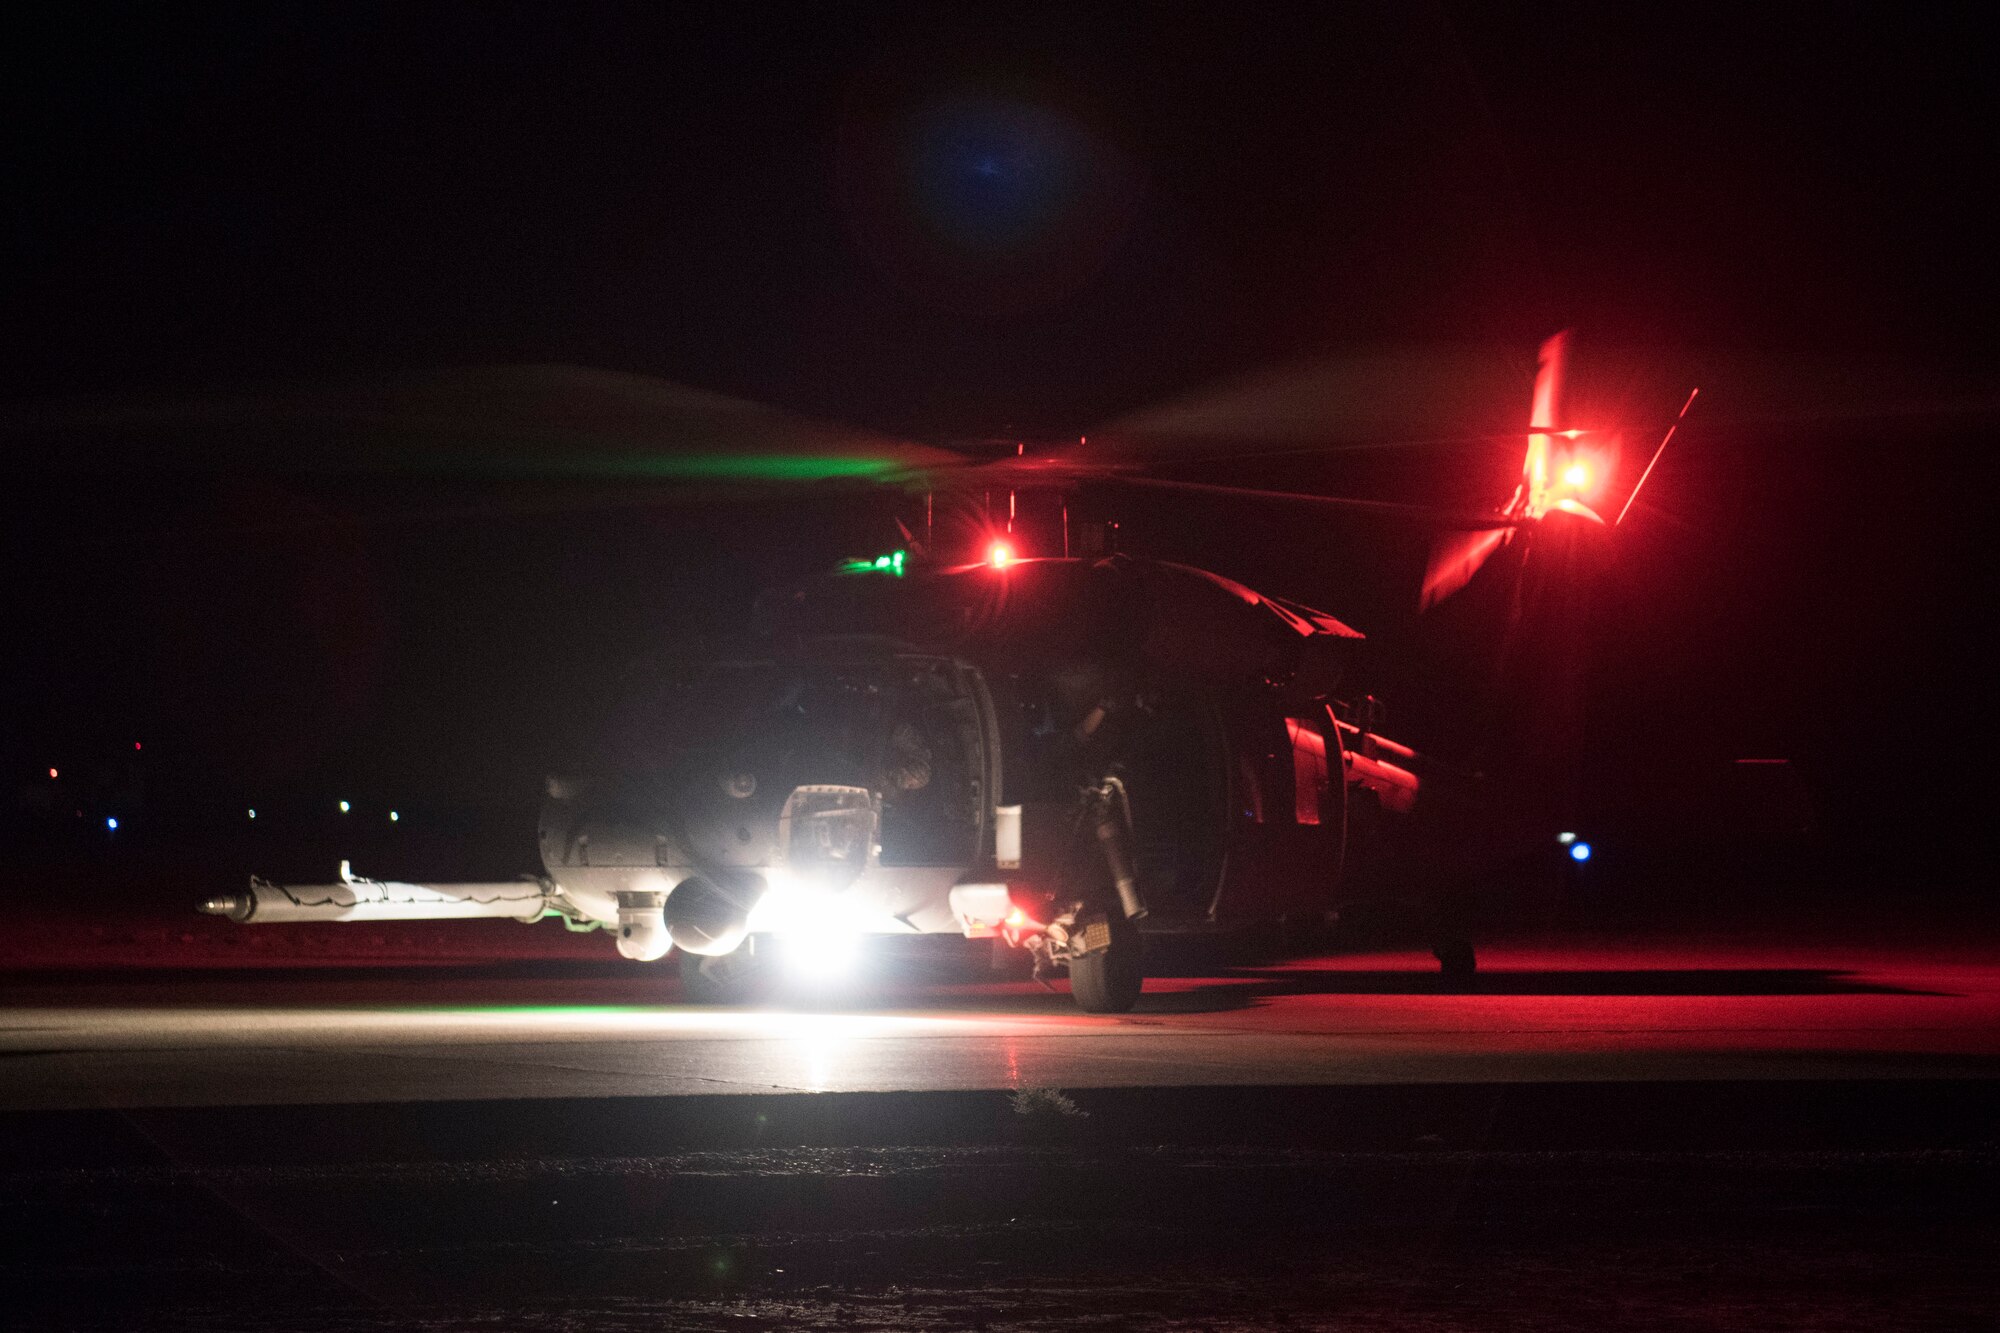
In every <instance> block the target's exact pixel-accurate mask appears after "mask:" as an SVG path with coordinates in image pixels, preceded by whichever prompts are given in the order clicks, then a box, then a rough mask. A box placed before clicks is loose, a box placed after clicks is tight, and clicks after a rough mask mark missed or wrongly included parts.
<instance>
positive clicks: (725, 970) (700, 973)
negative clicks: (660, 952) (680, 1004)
mask: <svg viewBox="0 0 2000 1333" xmlns="http://www.w3.org/2000/svg"><path fill="white" fill-rule="evenodd" d="M679 958H680V971H681V998H682V999H684V1000H686V1001H687V1002H688V1003H689V1004H753V1003H755V1002H756V1001H758V1000H760V999H762V998H763V997H764V991H765V989H766V986H765V982H766V979H767V978H766V975H765V973H766V969H765V968H764V967H762V966H760V965H759V960H758V958H757V956H756V955H755V954H754V953H753V952H752V951H751V946H750V943H749V942H748V941H745V942H744V943H743V944H740V945H738V946H737V947H736V949H735V950H734V951H733V952H731V953H726V954H721V955H719V956H716V957H712V958H711V957H708V956H705V955H703V954H698V953H688V952H687V951H686V950H682V951H681V952H680V954H679Z"/></svg>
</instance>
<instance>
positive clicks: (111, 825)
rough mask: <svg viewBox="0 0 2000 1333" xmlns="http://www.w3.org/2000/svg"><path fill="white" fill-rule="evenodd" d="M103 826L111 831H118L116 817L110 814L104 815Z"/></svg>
mask: <svg viewBox="0 0 2000 1333" xmlns="http://www.w3.org/2000/svg"><path fill="white" fill-rule="evenodd" d="M104 827H106V828H108V829H110V830H111V831H112V832H113V833H116V832H117V831H118V821H117V820H116V819H113V818H112V817H111V816H110V815H106V816H105V817H104Z"/></svg>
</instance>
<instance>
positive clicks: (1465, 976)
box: [1431, 938, 1479, 981]
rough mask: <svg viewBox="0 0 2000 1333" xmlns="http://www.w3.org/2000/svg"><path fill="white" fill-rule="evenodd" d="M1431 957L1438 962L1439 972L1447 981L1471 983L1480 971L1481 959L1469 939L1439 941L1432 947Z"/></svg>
mask: <svg viewBox="0 0 2000 1333" xmlns="http://www.w3.org/2000/svg"><path fill="white" fill-rule="evenodd" d="M1431 956H1432V957H1434V958H1436V959H1437V960H1438V971H1439V972H1440V973H1441V974H1442V975H1443V976H1444V979H1445V980H1446V981H1470V980H1472V974H1473V973H1475V972H1477V971H1478V970H1479V957H1478V955H1477V954H1475V953H1474V952H1473V951H1472V941H1471V940H1468V939H1463V938H1454V939H1444V940H1439V941H1438V942H1437V943H1436V944H1433V945H1432V946H1431Z"/></svg>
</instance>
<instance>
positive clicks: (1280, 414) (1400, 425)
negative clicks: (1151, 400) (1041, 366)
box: [1065, 347, 1534, 464]
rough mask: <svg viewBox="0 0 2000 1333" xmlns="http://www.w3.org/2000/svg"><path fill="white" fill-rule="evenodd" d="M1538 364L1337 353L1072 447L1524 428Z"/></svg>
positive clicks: (1354, 439)
mask: <svg viewBox="0 0 2000 1333" xmlns="http://www.w3.org/2000/svg"><path fill="white" fill-rule="evenodd" d="M1533 371H1534V367H1533V365H1532V364H1531V363H1529V362H1528V361H1526V360H1525V358H1524V356H1523V355H1522V354H1521V353H1519V352H1515V353H1512V354H1508V353H1504V352H1500V351H1496V350H1486V349H1481V348H1474V347H1450V348H1430V349H1416V350H1390V351H1384V350H1369V351H1361V352H1353V353H1344V352H1343V353H1332V354H1328V355H1326V356H1322V357H1317V358H1314V359H1311V360H1307V361H1300V362H1295V363H1293V364H1291V365H1288V366H1282V367H1279V368H1276V369H1273V370H1267V371H1260V372H1257V373H1253V374H1249V375H1245V376H1241V377H1238V378H1236V379H1232V380H1229V381H1225V382H1224V383H1222V384H1220V385H1216V386H1212V387H1210V388H1207V389H1204V390H1200V391H1198V392H1196V393H1193V394H1189V395H1186V396H1184V397H1180V398H1177V399H1174V400H1171V401H1169V402H1166V403H1163V404H1161V405H1159V406H1157V407H1153V408H1148V409H1145V410H1143V411H1139V412H1134V413H1130V414H1128V415H1126V416H1124V417H1121V418H1118V419H1117V420H1115V421H1112V422H1109V423H1107V424H1105V425H1103V426H1100V427H1098V428H1097V429H1095V430H1093V431H1091V432H1090V434H1089V436H1088V437H1087V438H1088V443H1087V444H1080V445H1078V446H1077V447H1076V448H1075V449H1074V450H1069V451H1065V452H1066V453H1071V454H1073V455H1074V456H1075V457H1077V458H1078V459H1084V458H1088V459H1092V460H1094V461H1097V462H1100V463H1107V464H1109V463H1126V464H1132V463H1170V462H1190V461H1196V460H1211V459H1213V460H1220V459H1228V458H1245V457H1252V456H1257V455H1260V454H1272V453H1287V452H1301V453H1303V452H1318V451H1322V450H1325V451H1339V450H1347V449H1379V448H1394V447H1399V446H1409V445H1420V444H1436V443H1476V442H1478V441H1481V440H1483V439H1487V438H1493V437H1498V438H1514V437H1518V436H1519V435H1520V434H1521V431H1522V421H1521V403H1522V402H1523V401H1524V400H1525V399H1526V397H1527V394H1528V386H1529V383H1530V380H1531V378H1532V375H1533Z"/></svg>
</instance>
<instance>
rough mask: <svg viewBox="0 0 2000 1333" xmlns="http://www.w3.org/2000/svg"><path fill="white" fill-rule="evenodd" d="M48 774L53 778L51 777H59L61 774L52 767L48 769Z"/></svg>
mask: <svg viewBox="0 0 2000 1333" xmlns="http://www.w3.org/2000/svg"><path fill="white" fill-rule="evenodd" d="M49 776H50V777H52V778H53V777H60V776H62V775H61V774H59V773H57V772H56V771H55V770H54V769H53V768H52V769H50V770H49Z"/></svg>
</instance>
